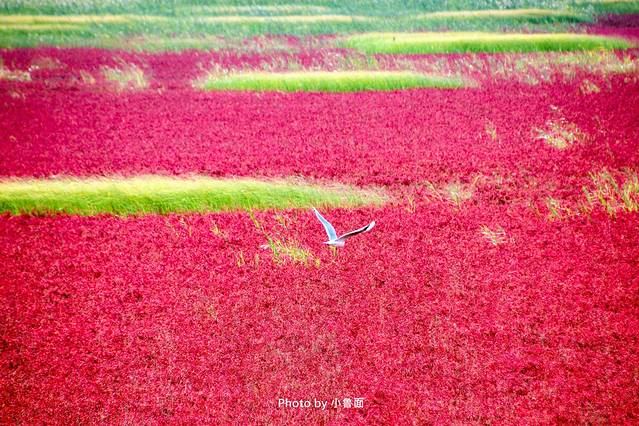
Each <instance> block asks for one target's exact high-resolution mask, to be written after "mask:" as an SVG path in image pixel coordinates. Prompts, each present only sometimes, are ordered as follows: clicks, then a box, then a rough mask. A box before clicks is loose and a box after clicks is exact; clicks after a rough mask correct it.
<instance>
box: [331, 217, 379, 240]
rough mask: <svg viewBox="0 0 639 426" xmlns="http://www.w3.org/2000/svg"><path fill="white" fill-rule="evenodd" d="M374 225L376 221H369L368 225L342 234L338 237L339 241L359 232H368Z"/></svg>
mask: <svg viewBox="0 0 639 426" xmlns="http://www.w3.org/2000/svg"><path fill="white" fill-rule="evenodd" d="M373 226H375V221H372V222H371V223H369V224H368V225H366V226H364V227H361V228H359V229H356V230H354V231H351V232H347V233H346V234H344V235H340V237H339V238H338V239H337V241H344V240H345V239H347V238H350V237H352V236H353V235H357V234H362V233H364V232H368V231H370V230H371V229H373Z"/></svg>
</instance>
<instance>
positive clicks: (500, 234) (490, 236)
mask: <svg viewBox="0 0 639 426" xmlns="http://www.w3.org/2000/svg"><path fill="white" fill-rule="evenodd" d="M479 231H480V232H481V234H482V236H483V237H484V238H485V239H486V241H488V242H489V243H490V244H492V245H494V246H498V245H500V244H504V243H505V242H506V231H504V229H503V228H502V227H500V226H498V227H496V228H495V229H494V230H493V229H490V228H489V227H488V225H482V226H481V228H480V229H479Z"/></svg>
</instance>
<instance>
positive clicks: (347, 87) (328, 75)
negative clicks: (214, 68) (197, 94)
mask: <svg viewBox="0 0 639 426" xmlns="http://www.w3.org/2000/svg"><path fill="white" fill-rule="evenodd" d="M464 85H465V84H464V81H463V80H462V79H461V78H454V77H442V76H432V75H426V74H420V73H415V72H408V71H301V72H282V73H277V72H273V73H271V72H249V73H232V74H211V75H209V76H207V77H205V78H204V79H203V80H201V81H199V82H198V83H197V84H196V86H199V87H201V88H203V89H206V90H251V91H282V92H359V91H365V90H399V89H412V88H419V87H436V88H459V87H463V86H464Z"/></svg>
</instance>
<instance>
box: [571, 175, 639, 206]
mask: <svg viewBox="0 0 639 426" xmlns="http://www.w3.org/2000/svg"><path fill="white" fill-rule="evenodd" d="M616 175H617V176H615V174H613V173H611V172H609V171H608V170H602V171H600V172H597V173H591V174H590V178H591V180H592V184H591V185H590V186H584V187H583V188H582V190H583V193H584V196H585V197H586V205H587V206H588V207H589V208H590V209H592V208H594V207H595V206H601V207H603V208H604V209H605V210H606V212H607V213H608V214H609V215H611V216H614V215H616V214H617V213H618V212H620V211H625V212H639V178H638V176H637V172H636V171H634V170H632V169H625V170H623V171H621V172H619V173H617V174H616Z"/></svg>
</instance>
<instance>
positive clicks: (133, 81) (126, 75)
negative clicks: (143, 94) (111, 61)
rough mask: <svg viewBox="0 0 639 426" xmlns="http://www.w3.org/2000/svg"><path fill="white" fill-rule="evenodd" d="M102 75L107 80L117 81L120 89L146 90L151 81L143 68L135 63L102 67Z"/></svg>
mask: <svg viewBox="0 0 639 426" xmlns="http://www.w3.org/2000/svg"><path fill="white" fill-rule="evenodd" d="M102 75H103V76H104V78H105V79H106V80H107V81H110V82H112V83H115V84H116V86H117V88H118V90H121V91H123V90H144V89H146V88H148V87H149V81H148V79H147V77H146V75H145V74H144V71H143V70H142V68H140V67H138V66H137V65H135V64H121V65H120V66H118V67H107V66H105V67H102Z"/></svg>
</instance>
